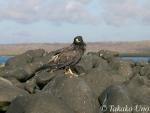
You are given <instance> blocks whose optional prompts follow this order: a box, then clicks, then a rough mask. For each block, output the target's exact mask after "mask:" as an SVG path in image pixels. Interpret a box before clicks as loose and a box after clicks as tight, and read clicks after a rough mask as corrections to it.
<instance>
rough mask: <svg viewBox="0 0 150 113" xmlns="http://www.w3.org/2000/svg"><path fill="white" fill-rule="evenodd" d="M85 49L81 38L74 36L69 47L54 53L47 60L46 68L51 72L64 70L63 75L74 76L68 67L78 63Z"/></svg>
mask: <svg viewBox="0 0 150 113" xmlns="http://www.w3.org/2000/svg"><path fill="white" fill-rule="evenodd" d="M85 47H86V44H85V43H84V41H83V39H82V36H76V37H75V38H74V41H73V43H72V44H71V45H70V46H69V47H66V48H62V49H59V50H56V51H54V56H53V57H52V58H51V59H50V60H49V62H48V65H47V67H49V68H50V69H52V70H58V69H65V74H71V75H75V74H74V73H73V72H72V71H71V69H70V67H72V66H74V65H75V64H77V63H78V62H79V61H80V59H81V57H82V55H83V54H84V52H85V50H86V49H85Z"/></svg>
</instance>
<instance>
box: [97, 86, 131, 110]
mask: <svg viewBox="0 0 150 113" xmlns="http://www.w3.org/2000/svg"><path fill="white" fill-rule="evenodd" d="M99 103H100V111H102V112H104V113H122V112H125V113H132V109H131V110H126V111H123V110H118V111H117V110H115V108H117V107H118V106H119V107H120V108H121V107H122V108H123V107H124V108H125V107H126V106H128V107H129V108H132V102H131V101H130V97H129V94H128V91H127V90H126V87H125V86H124V85H119V84H118V85H113V86H110V87H108V88H107V89H106V90H105V91H104V92H103V93H102V94H101V96H100V97H99Z"/></svg>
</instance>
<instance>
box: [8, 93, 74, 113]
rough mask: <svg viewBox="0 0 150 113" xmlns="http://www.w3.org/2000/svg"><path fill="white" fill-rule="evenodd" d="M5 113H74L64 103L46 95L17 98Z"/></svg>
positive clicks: (39, 94) (38, 94)
mask: <svg viewBox="0 0 150 113" xmlns="http://www.w3.org/2000/svg"><path fill="white" fill-rule="evenodd" d="M6 113H74V112H73V110H71V109H70V108H69V107H68V106H67V105H66V104H65V103H63V102H62V101H60V100H59V99H57V98H56V97H54V96H52V95H49V94H48V93H37V94H33V95H28V96H19V97H17V98H16V99H15V100H13V101H12V103H11V105H10V106H9V107H8V110H7V112H6Z"/></svg>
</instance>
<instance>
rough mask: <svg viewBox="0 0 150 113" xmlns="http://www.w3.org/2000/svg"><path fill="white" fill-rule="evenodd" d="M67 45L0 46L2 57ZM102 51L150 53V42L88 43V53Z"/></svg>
mask: <svg viewBox="0 0 150 113" xmlns="http://www.w3.org/2000/svg"><path fill="white" fill-rule="evenodd" d="M68 45H69V44H67V43H53V44H52V43H51V44H50V43H37V44H35V43H31V44H3V45H0V55H17V54H21V53H24V52H25V51H27V50H34V49H45V50H46V51H48V52H49V51H52V50H56V49H59V48H62V47H66V46H68ZM101 49H106V50H111V51H118V52H120V53H146V54H149V53H150V41H139V42H96V43H88V44H87V51H94V52H95V51H99V50H101Z"/></svg>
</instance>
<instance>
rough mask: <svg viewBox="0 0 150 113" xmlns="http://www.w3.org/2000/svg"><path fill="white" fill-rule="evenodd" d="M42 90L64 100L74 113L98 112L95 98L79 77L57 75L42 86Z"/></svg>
mask: <svg viewBox="0 0 150 113" xmlns="http://www.w3.org/2000/svg"><path fill="white" fill-rule="evenodd" d="M43 91H44V92H49V93H50V94H52V95H54V96H55V97H57V98H59V99H60V100H62V101H64V102H65V103H66V104H67V105H68V106H69V107H70V108H72V109H73V110H74V111H75V112H76V113H98V101H97V98H96V96H95V95H94V93H93V90H92V89H91V88H90V87H89V86H88V85H87V84H86V82H85V81H84V80H83V79H81V78H76V77H73V78H70V77H67V76H66V77H65V75H60V76H57V77H55V78H54V79H53V80H52V81H50V82H49V83H48V84H47V85H46V86H45V87H44V89H43Z"/></svg>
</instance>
